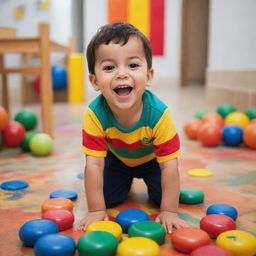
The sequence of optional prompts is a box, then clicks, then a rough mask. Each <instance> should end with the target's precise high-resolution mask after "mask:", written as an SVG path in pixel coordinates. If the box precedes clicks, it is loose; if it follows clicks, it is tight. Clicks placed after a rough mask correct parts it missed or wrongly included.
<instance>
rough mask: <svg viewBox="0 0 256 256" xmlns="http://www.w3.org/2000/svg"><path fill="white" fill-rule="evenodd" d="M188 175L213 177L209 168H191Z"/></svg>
mask: <svg viewBox="0 0 256 256" xmlns="http://www.w3.org/2000/svg"><path fill="white" fill-rule="evenodd" d="M188 175H190V176H193V177H211V176H212V175H213V173H212V171H210V170H208V169H190V170H189V171H188Z"/></svg>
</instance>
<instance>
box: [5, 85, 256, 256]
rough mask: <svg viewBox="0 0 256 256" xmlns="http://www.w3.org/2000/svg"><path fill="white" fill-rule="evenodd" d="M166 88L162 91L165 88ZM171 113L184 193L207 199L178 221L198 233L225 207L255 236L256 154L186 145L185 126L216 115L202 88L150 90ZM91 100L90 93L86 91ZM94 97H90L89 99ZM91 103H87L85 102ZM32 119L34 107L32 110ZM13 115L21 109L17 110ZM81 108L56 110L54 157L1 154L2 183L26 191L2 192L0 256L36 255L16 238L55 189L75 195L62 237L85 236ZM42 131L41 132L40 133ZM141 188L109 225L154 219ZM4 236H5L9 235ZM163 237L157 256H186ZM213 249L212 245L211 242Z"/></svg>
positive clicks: (136, 185) (154, 211) (141, 186)
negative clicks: (124, 214)
mask: <svg viewBox="0 0 256 256" xmlns="http://www.w3.org/2000/svg"><path fill="white" fill-rule="evenodd" d="M165 88H166V87H165ZM152 90H153V91H156V92H157V94H158V96H159V97H160V98H161V99H163V100H164V101H165V102H166V104H167V105H169V106H170V108H171V113H172V115H173V119H174V121H175V123H176V126H177V130H178V132H179V134H180V137H181V145H182V151H183V154H182V156H181V157H180V161H179V166H180V175H181V187H182V188H197V189H201V190H203V191H204V193H205V201H204V203H203V204H201V205H184V204H181V205H180V216H181V217H183V218H184V219H185V220H187V221H188V223H189V225H190V226H192V227H198V226H199V221H200V219H201V218H202V217H203V216H205V212H206V209H207V207H208V206H209V205H211V204H213V203H227V204H230V205H233V206H234V207H236V208H237V210H238V213H239V217H238V219H237V221H236V222H237V228H238V229H242V230H245V231H248V232H252V233H254V234H255V233H256V223H255V220H256V195H255V185H256V169H255V167H256V151H253V150H249V149H247V148H244V147H242V146H241V147H239V148H228V147H225V146H223V145H220V146H218V147H216V148H203V147H202V146H200V144H199V143H198V142H197V141H189V140H188V139H187V138H186V137H185V135H184V133H183V125H184V123H185V121H186V120H188V119H189V118H191V117H192V116H193V114H194V113H195V112H197V111H200V110H203V109H207V110H211V111H214V110H215V108H216V107H217V106H209V105H207V101H206V99H205V97H204V90H203V87H202V86H189V87H186V88H183V89H170V90H167V89H160V88H159V85H155V86H154V87H153V88H152ZM89 93H90V94H91V92H90V91H89ZM92 94H93V93H92ZM89 98H90V97H89ZM30 107H31V108H32V109H34V111H35V112H36V113H38V112H39V109H38V106H30ZM15 109H19V106H16V107H15ZM83 109H84V106H82V105H68V104H65V103H58V104H55V106H54V123H55V138H54V151H53V154H52V155H51V156H48V157H34V156H32V155H31V154H27V153H26V154H24V153H22V152H21V150H20V149H19V148H14V149H3V150H1V151H0V170H1V171H0V182H3V181H7V180H13V179H22V180H26V181H28V182H29V184H30V185H29V187H28V188H27V189H24V190H22V191H16V192H10V191H4V190H0V225H1V228H0V248H1V250H0V255H8V256H20V255H26V256H28V255H34V253H33V249H31V248H26V247H23V246H22V243H21V242H20V241H19V238H18V231H19V228H20V226H21V225H22V224H23V223H24V222H26V221H28V220H31V219H35V218H40V216H41V209H40V207H41V205H42V203H43V202H44V201H45V200H46V199H48V197H49V194H50V192H51V191H53V190H57V189H70V190H74V191H76V192H77V193H78V199H77V200H76V201H75V202H74V214H75V224H74V228H73V229H69V230H67V231H65V232H64V233H66V234H69V235H71V236H72V237H73V238H74V239H75V240H76V241H77V240H78V238H79V237H80V236H81V235H82V234H83V233H84V232H83V231H78V230H76V229H75V227H76V226H77V223H78V222H79V220H80V219H81V218H82V217H83V216H84V214H85V212H86V202H85V197H84V188H83V181H82V180H81V179H79V178H78V177H77V175H78V174H80V173H81V172H82V171H83V166H84V156H83V155H82V154H81V153H80V151H79V148H80V143H81V136H80V133H81V116H82V112H83ZM38 130H40V126H39V128H38ZM191 168H208V169H211V170H212V171H213V173H214V176H213V177H210V178H195V177H191V176H188V175H187V171H188V170H189V169H191ZM145 191H146V190H145V185H144V184H143V183H142V182H141V181H140V180H136V182H135V183H134V186H133V189H132V192H131V196H130V198H129V199H128V200H127V202H126V203H124V204H122V205H120V206H118V207H116V208H114V209H109V211H108V213H109V215H110V216H111V218H112V219H114V217H115V216H116V214H117V213H118V212H119V211H120V210H122V209H126V208H132V207H136V208H140V209H143V210H145V211H146V212H147V213H148V214H149V215H150V216H151V218H152V219H153V218H154V216H155V214H157V212H158V209H157V208H154V207H153V206H152V205H150V204H149V203H148V202H147V195H146V193H145ZM7 231H8V232H7ZM169 240H170V236H167V239H166V244H165V245H163V246H162V247H161V255H162V256H164V255H176V256H178V255H184V254H181V253H179V252H177V251H175V250H174V249H173V248H172V246H171V243H170V241H169ZM213 243H214V241H213Z"/></svg>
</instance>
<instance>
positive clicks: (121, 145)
mask: <svg viewBox="0 0 256 256" xmlns="http://www.w3.org/2000/svg"><path fill="white" fill-rule="evenodd" d="M107 142H108V143H110V144H112V146H113V147H114V148H116V149H118V148H125V149H127V150H130V151H136V150H138V149H139V148H145V147H146V146H145V145H143V144H141V142H140V141H137V142H134V143H131V144H127V143H125V142H123V141H122V140H119V139H110V138H108V139H107Z"/></svg>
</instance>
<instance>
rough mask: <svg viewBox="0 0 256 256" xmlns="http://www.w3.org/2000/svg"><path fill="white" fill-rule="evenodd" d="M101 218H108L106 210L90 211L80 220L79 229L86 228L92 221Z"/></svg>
mask: <svg viewBox="0 0 256 256" xmlns="http://www.w3.org/2000/svg"><path fill="white" fill-rule="evenodd" d="M99 220H108V215H107V213H106V211H95V212H88V213H87V215H86V217H85V218H84V219H82V221H81V222H80V224H79V227H78V229H80V230H81V229H82V230H86V229H87V227H88V226H89V225H90V224H91V223H93V222H95V221H99Z"/></svg>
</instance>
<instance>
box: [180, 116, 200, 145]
mask: <svg viewBox="0 0 256 256" xmlns="http://www.w3.org/2000/svg"><path fill="white" fill-rule="evenodd" d="M201 123H202V121H201V120H199V119H191V120H189V121H187V122H186V123H185V126H184V132H185V134H186V135H187V137H188V138H189V139H191V140H196V139H197V132H198V130H199V127H200V125H201Z"/></svg>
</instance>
